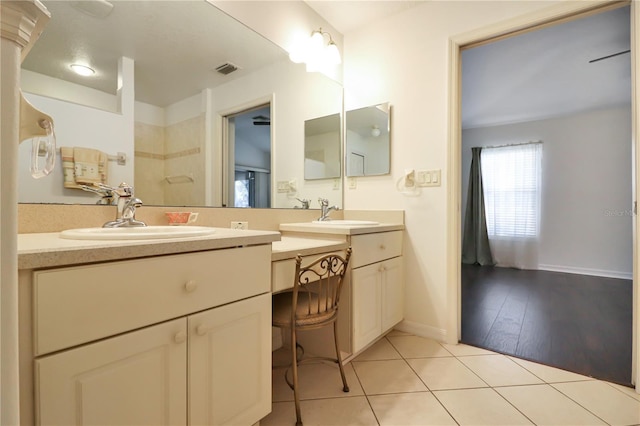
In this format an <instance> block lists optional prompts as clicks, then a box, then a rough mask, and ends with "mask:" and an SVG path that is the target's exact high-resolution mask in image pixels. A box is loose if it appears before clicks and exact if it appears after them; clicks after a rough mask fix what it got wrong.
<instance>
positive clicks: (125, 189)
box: [96, 182, 133, 197]
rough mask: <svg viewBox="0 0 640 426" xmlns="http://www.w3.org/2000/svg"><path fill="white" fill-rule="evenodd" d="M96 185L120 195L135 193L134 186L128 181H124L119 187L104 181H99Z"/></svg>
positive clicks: (125, 195) (127, 195)
mask: <svg viewBox="0 0 640 426" xmlns="http://www.w3.org/2000/svg"><path fill="white" fill-rule="evenodd" d="M96 185H97V186H98V187H99V188H101V189H105V190H109V191H111V192H113V193H114V194H116V195H118V196H119V197H131V195H133V187H132V186H131V185H129V184H128V183H126V182H122V183H121V184H120V185H118V187H117V188H116V187H114V186H109V185H106V184H104V183H97V184H96Z"/></svg>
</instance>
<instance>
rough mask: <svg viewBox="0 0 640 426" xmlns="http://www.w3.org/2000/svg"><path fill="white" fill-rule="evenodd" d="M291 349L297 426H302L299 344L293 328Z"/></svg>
mask: <svg viewBox="0 0 640 426" xmlns="http://www.w3.org/2000/svg"><path fill="white" fill-rule="evenodd" d="M291 348H292V350H291V352H292V355H293V362H292V364H291V368H292V371H293V399H294V400H295V404H296V426H302V416H301V415H300V395H298V342H297V340H296V328H295V327H291Z"/></svg>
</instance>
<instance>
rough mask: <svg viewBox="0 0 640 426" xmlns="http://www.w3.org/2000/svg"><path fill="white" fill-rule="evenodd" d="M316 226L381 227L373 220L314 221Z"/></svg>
mask: <svg viewBox="0 0 640 426" xmlns="http://www.w3.org/2000/svg"><path fill="white" fill-rule="evenodd" d="M311 223H313V224H316V225H327V226H331V225H340V226H374V225H379V223H378V222H374V221H372V220H341V219H338V220H314V221H313V222H311Z"/></svg>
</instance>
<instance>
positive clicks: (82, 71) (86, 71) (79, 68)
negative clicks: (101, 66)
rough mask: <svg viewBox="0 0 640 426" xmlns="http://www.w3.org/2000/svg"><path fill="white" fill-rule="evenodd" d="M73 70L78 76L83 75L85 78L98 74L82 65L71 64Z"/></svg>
mask: <svg viewBox="0 0 640 426" xmlns="http://www.w3.org/2000/svg"><path fill="white" fill-rule="evenodd" d="M71 69H72V70H73V71H74V72H75V73H76V74H79V75H82V76H84V77H88V76H90V75H94V74H95V73H96V72H95V71H94V70H93V69H92V68H89V67H88V66H86V65H80V64H71Z"/></svg>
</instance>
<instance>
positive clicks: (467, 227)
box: [462, 148, 494, 265]
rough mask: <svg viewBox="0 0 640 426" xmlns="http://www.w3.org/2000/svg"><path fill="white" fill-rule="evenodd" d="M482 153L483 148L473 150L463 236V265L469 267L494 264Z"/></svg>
mask: <svg viewBox="0 0 640 426" xmlns="http://www.w3.org/2000/svg"><path fill="white" fill-rule="evenodd" d="M481 152H482V148H471V171H470V173H469V189H468V195H467V209H466V212H465V219H464V233H463V236H462V263H464V264H468V265H474V264H479V265H493V264H494V261H493V256H492V254H491V248H490V245H489V237H488V232H487V221H486V216H485V207H484V192H483V189H482V187H483V185H482V167H481V165H480V157H481Z"/></svg>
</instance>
